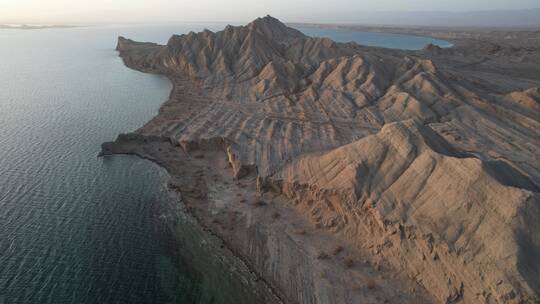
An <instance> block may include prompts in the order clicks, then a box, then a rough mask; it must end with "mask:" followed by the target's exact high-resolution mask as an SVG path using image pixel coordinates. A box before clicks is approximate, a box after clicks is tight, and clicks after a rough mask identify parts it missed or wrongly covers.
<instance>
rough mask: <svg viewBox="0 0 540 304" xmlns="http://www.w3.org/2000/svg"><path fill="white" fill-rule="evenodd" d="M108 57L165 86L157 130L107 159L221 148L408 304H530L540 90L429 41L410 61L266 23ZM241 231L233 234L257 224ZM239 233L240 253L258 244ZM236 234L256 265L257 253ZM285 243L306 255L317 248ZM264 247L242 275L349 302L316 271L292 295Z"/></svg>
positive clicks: (539, 221)
mask: <svg viewBox="0 0 540 304" xmlns="http://www.w3.org/2000/svg"><path fill="white" fill-rule="evenodd" d="M117 50H118V51H119V52H120V56H121V57H122V58H123V60H124V62H125V63H126V65H128V66H129V67H132V68H135V69H138V70H142V71H145V72H151V73H159V74H163V75H166V76H168V77H169V78H170V79H171V81H172V82H173V84H174V88H173V91H172V92H171V97H170V99H169V101H167V102H166V103H165V104H164V105H163V106H162V107H161V109H160V112H159V114H158V115H157V116H156V117H155V118H154V119H152V120H151V121H150V122H148V123H147V124H146V125H145V126H144V127H142V128H141V129H139V130H137V131H136V132H135V133H136V135H131V136H125V135H124V136H122V137H121V138H119V140H118V141H117V142H116V143H107V144H104V146H103V152H102V153H103V154H113V153H135V154H139V155H141V156H143V157H147V158H150V159H153V160H155V161H158V162H159V163H160V164H162V165H164V166H165V167H167V166H168V167H169V171H170V172H173V173H176V174H178V175H181V174H184V173H182V170H181V169H180V168H176V169H175V168H173V167H174V166H182V162H177V163H174V162H171V161H170V159H171V157H174V155H173V156H170V155H169V156H167V157H168V158H167V157H165V156H163V155H162V154H160V153H161V152H159V151H161V150H152V149H150V148H148V149H146V150H144V149H143V150H141V148H140V147H142V146H144V145H152V144H153V143H155V142H159V143H160V145H161V144H163V143H167V144H168V145H171V147H180V148H181V149H180V150H181V151H183V153H186V155H192V154H193V153H194V152H193V151H220V153H222V154H223V156H224V158H226V160H227V161H228V163H229V165H230V167H231V174H232V176H234V177H235V178H236V179H240V180H246V181H252V182H253V183H252V184H253V185H255V183H256V186H257V189H258V191H259V192H258V193H265V192H266V193H273V194H275V198H276V201H279V202H280V204H285V205H287V206H288V207H289V208H292V209H294V210H296V213H295V214H296V216H298V217H301V218H303V219H304V220H306V221H307V222H309V223H311V224H312V225H313V226H314V227H316V228H317V229H318V230H315V231H324V233H325V235H326V234H329V235H330V236H331V238H334V239H339V240H341V241H342V242H344V243H346V244H347V245H350V246H351V247H352V248H356V249H358V250H359V252H364V253H366V254H367V255H368V257H367V258H366V259H367V260H366V261H368V260H370V259H377V261H379V262H380V263H383V264H384V265H388V266H389V267H390V269H391V271H392V272H393V273H396V274H403V275H404V276H403V277H407V278H409V279H410V280H411V281H413V282H414V284H417V285H418V289H421V290H424V291H425V292H424V293H425V295H424V296H421V297H420V296H419V297H417V298H416V301H418V299H422V301H433V302H440V303H457V302H463V303H478V302H485V303H529V302H532V301H535V300H538V295H539V293H540V209H539V204H540V107H539V101H540V94H539V91H538V88H529V89H526V90H522V89H521V88H520V87H519V86H512V84H508V86H507V87H505V88H504V89H499V90H493V89H492V85H491V84H490V85H486V83H485V82H483V81H482V80H481V79H478V78H469V77H468V76H467V75H466V74H464V73H461V72H460V70H459V69H450V68H445V67H439V66H437V65H436V64H435V63H434V62H433V61H432V60H430V59H427V58H426V57H424V56H423V55H422V54H423V52H424V53H425V52H426V50H427V51H429V52H432V53H433V52H437V53H441V52H445V50H441V49H438V48H435V47H434V46H429V47H428V48H426V50H424V51H423V52H406V51H398V50H387V49H379V48H367V47H363V46H360V45H357V44H355V43H336V42H334V41H332V40H330V39H327V38H312V37H307V36H305V35H303V34H302V33H301V32H299V31H297V30H295V29H292V28H289V27H287V26H286V25H284V24H283V23H281V22H280V21H278V20H277V19H274V18H272V17H269V16H267V17H264V18H259V19H257V20H255V21H253V22H252V23H250V24H248V25H247V26H238V27H234V26H227V27H226V28H225V29H224V30H223V31H220V32H217V33H213V32H211V31H203V32H200V33H189V34H187V35H180V36H177V35H175V36H173V37H171V39H170V40H169V42H168V43H167V44H166V45H157V44H153V43H140V42H135V41H131V40H129V39H125V38H122V37H121V38H119V41H118V46H117ZM152 151H153V152H152ZM152 153H153V154H152ZM179 154H180V152H179ZM186 155H183V156H181V157H182V158H185V157H187V156H186ZM179 157H180V156H179ZM201 157H202V156H201ZM197 161H198V162H200V161H201V160H200V159H199V160H197ZM215 182H217V179H216V181H215ZM202 196H204V194H202ZM278 198H279V199H278ZM198 199H200V198H198ZM201 212H202V211H201ZM256 216H260V217H263V216H267V217H269V216H270V215H269V214H266V215H264V214H258V215H256ZM248 222H249V223H248ZM248 222H246V223H245V224H243V226H242V225H241V227H243V228H246V227H247V228H246V229H256V228H253V227H257V226H256V225H257V223H256V222H255V223H254V222H253V221H252V220H251V221H248ZM261 225H263V224H261ZM268 227H270V228H268V230H265V231H267V234H268V235H266V237H269V238H270V236H272V232H271V231H272V230H271V229H272V228H271V227H273V226H271V225H270V226H268ZM268 231H269V232H268ZM283 233H286V232H283ZM315 233H318V232H315ZM320 233H323V232H320ZM237 235H238V237H237V238H242V239H244V238H245V241H246V243H249V242H250V241H253V239H250V237H253V238H254V237H255V236H254V235H250V234H249V233H247V234H246V236H242V237H241V236H240V235H243V234H242V233H240V232H239V233H238V234H237ZM257 237H259V238H260V234H259V235H257ZM280 237H283V236H275V238H276V239H277V240H279V238H280ZM230 238H231V241H230V243H231V244H232V245H231V246H237V248H238V251H239V252H241V253H242V254H244V255H246V259H247V260H248V263H250V257H249V255H250V254H252V253H253V252H251V251H250V250H252V249H253V246H256V245H254V244H253V243H252V244H250V245H245V244H244V245H242V244H240V243H241V242H235V241H234V238H235V236H234V235H231V236H230ZM257 242H258V243H260V242H262V241H260V240H258V241H257ZM269 242H270V241H267V242H266V243H264V242H262V243H260V244H259V246H260V248H267V249H268V248H271V246H270V245H269V244H270V243H269ZM276 242H277V241H276ZM277 243H279V242H277ZM293 243H294V244H295V245H288V246H298V248H297V249H298V250H300V252H301V249H302V248H304V247H309V246H312V245H313V244H311V245H309V246H308V245H306V244H307V241H304V242H293ZM235 244H236V245H235ZM279 244H282V243H279ZM243 246H248V247H249V246H251V247H250V248H251V249H250V250H247V249H246V248H247V247H246V248H244V247H243ZM265 246H266V247H265ZM310 248H311V247H310ZM244 249H246V250H244ZM274 249H275V248H274ZM261 250H262V249H261ZM265 250H266V249H265ZM268 250H269V251H268V252H267V254H266V255H265V256H264V259H263V260H262V261H261V260H256V261H255V260H251V262H252V263H251V264H252V266H253V268H254V270H255V271H257V272H259V273H260V274H261V275H262V276H263V277H265V278H267V279H268V281H269V282H270V284H271V285H273V287H274V288H275V290H277V292H278V293H279V294H280V295H281V297H282V299H284V300H285V301H286V302H293V303H348V302H350V299H351V297H352V296H350V294H349V291H346V290H342V289H339V288H336V287H332V286H329V285H328V284H323V283H321V281H323V280H324V278H320V277H317V274H316V273H309V274H306V277H303V278H302V279H301V280H303V282H311V283H309V284H311V285H310V286H312V287H309V288H308V287H306V288H307V290H309V291H310V292H311V295H310V294H304V293H300V292H299V291H298V289H299V288H301V286H300V287H299V286H297V285H294V286H296V287H295V289H291V287H290V286H293V285H291V283H290V282H288V283H287V282H285V281H283V280H279V278H282V277H283V276H284V274H283V273H282V272H284V271H285V270H284V269H283V268H280V267H279V266H275V265H274V266H272V267H274V268H272V270H270V269H269V268H268V267H270V266H269V265H268V264H269V263H268V261H274V262H275V260H272V258H273V256H272V254H274V255H276V254H278V255H279V251H276V250H270V249H268ZM286 251H287V250H285V249H282V250H281V252H286ZM304 251H306V252H304V253H302V254H306V255H307V256H309V253H308V251H309V250H304ZM276 252H277V253H276ZM297 254H299V253H297ZM321 256H322V255H320V254H319V257H321ZM280 259H281V260H283V257H282V256H281V257H280ZM321 259H322V258H321ZM320 263H323V262H322V261H321V262H320ZM349 264H350V263H349ZM298 267H300V268H301V266H298ZM310 267H315V266H310ZM280 271H281V272H280ZM343 273H344V276H347V274H348V272H347V271H346V270H344V271H343ZM307 276H309V278H307ZM299 280H300V279H299ZM297 283H298V282H296V283H295V284H297ZM306 284H308V283H306ZM398 285H399V284H398ZM314 286H315V287H314ZM395 286H397V285H391V284H390V285H388V286H386V287H384V286H383V285H382V284H381V288H383V289H384V288H388V289H390V288H396V289H395V290H397V291H399V290H400V289H399V288H401V287H395ZM367 292H375V291H373V290H371V289H370V290H368V291H367ZM402 292H403V294H407V293H409V294H413V292H410V290H406V289H405V290H404V291H402ZM332 293H335V296H334V297H328V294H332ZM330 298H333V299H334V300H332V301H330V300H328V299H330ZM352 298H354V297H352ZM395 299H398V296H397V295H396V298H395ZM371 300H373V301H375V302H376V299H371ZM379 300H380V299H379ZM402 301H404V302H407V301H411V302H413V301H415V298H414V297H412V298H407V297H405V298H403V299H402Z"/></svg>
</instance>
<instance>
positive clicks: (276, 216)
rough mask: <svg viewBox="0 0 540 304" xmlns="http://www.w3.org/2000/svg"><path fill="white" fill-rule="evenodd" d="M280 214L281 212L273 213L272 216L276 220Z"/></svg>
mask: <svg viewBox="0 0 540 304" xmlns="http://www.w3.org/2000/svg"><path fill="white" fill-rule="evenodd" d="M279 216H280V215H279V213H277V212H274V213H272V218H273V219H275V220H276V219H278V218H279Z"/></svg>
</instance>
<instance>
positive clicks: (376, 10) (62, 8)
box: [0, 0, 540, 25]
mask: <svg viewBox="0 0 540 304" xmlns="http://www.w3.org/2000/svg"><path fill="white" fill-rule="evenodd" d="M5 1H7V5H3V6H4V7H3V9H2V11H0V24H13V23H16V24H21V23H27V24H102V23H171V22H247V21H250V20H252V19H255V18H257V17H260V16H264V15H267V14H270V15H272V16H274V17H277V18H279V19H280V20H282V21H284V22H306V23H309V22H312V23H317V22H318V23H360V24H362V23H365V24H374V23H379V24H414V22H415V21H416V20H417V23H418V25H421V24H432V23H434V24H438V23H441V24H445V22H446V23H448V22H450V23H451V22H452V20H456V21H454V22H456V23H460V24H461V23H463V22H464V21H463V20H460V18H456V16H460V15H462V14H463V15H471V14H472V15H476V14H480V15H482V14H483V15H489V13H490V12H497V11H501V12H502V11H508V13H509V14H510V15H519V16H516V18H514V19H516V20H518V21H519V22H520V25H526V24H527V22H533V23H534V24H531V25H536V22H534V21H535V19H531V20H532V21H529V19H530V18H531V17H528V16H527V17H526V18H525V20H523V19H524V18H523V17H522V16H521V15H523V14H525V15H527V14H530V13H529V11H531V10H532V11H536V10H538V9H539V8H540V4H539V3H538V2H537V1H536V0H516V1H513V2H512V3H508V1H506V0H494V1H485V0H476V1H466V0H457V1H453V2H452V3H449V2H447V1H428V0H413V1H391V0H379V1H376V0H368V1H363V2H362V3H358V2H356V1H352V0H337V1H334V2H333V3H331V4H330V3H327V2H325V1H322V0H314V1H307V0H301V1H285V0H277V1H271V2H270V1H259V2H252V1H246V0H231V1H227V2H226V3H224V2H222V3H223V4H222V3H216V1H210V0H199V1H174V0H157V1H154V2H152V3H149V2H147V1H142V0H135V1H128V0H118V1H115V2H114V3H110V2H108V1H105V0H96V1H93V2H92V3H88V2H86V1H82V0H72V1H69V0H49V1H42V2H40V3H36V2H34V1H31V0H5ZM429 16H432V17H431V18H430V17H429ZM433 16H435V17H433ZM502 18H504V16H503V17H502ZM441 19H443V20H441ZM444 19H448V20H444ZM462 19H463V18H462ZM472 19H474V18H472ZM489 19H490V20H492V21H493V19H494V18H489ZM426 20H428V21H429V20H431V21H429V22H426ZM430 22H431V23H430ZM494 22H496V20H495V21H494ZM503 22H504V20H503Z"/></svg>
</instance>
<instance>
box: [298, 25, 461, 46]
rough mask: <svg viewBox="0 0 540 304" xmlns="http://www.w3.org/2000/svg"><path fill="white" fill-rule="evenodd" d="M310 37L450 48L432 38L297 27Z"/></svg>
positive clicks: (382, 44)
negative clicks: (432, 45)
mask: <svg viewBox="0 0 540 304" xmlns="http://www.w3.org/2000/svg"><path fill="white" fill-rule="evenodd" d="M297 29H299V30H300V31H302V32H303V33H304V34H306V35H308V36H314V37H328V38H332V39H333V40H334V41H337V42H357V43H358V44H361V45H367V46H377V47H384V48H394V49H403V50H421V49H422V48H424V46H426V44H429V43H431V44H434V45H438V46H440V47H450V46H452V44H451V43H450V42H448V41H444V40H439V39H434V38H430V37H421V36H409V35H400V34H391V33H374V32H358V31H348V30H333V29H318V28H311V27H297Z"/></svg>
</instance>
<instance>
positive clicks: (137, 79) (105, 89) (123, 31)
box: [0, 23, 429, 304]
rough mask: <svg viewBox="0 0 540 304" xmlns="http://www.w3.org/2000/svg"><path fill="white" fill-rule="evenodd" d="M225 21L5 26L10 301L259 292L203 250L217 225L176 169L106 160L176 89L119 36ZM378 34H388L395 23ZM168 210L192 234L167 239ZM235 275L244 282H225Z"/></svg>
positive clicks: (146, 36) (5, 293) (2, 215)
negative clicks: (183, 205) (178, 190)
mask: <svg viewBox="0 0 540 304" xmlns="http://www.w3.org/2000/svg"><path fill="white" fill-rule="evenodd" d="M223 27H224V25H223V24H202V23H201V24H179V25H167V26H163V25H162V26H154V25H148V26H99V27H89V28H70V29H42V30H25V31H23V30H0V58H1V59H0V71H1V72H0V126H1V131H0V173H1V174H0V303H2V304H8V303H9V304H11V303H17V304H19V303H51V304H53V303H54V304H57V303H239V302H238V297H242V299H244V301H245V302H246V303H249V301H251V300H250V299H251V298H250V297H251V295H250V294H246V293H245V290H243V288H242V286H243V285H241V284H239V283H235V281H234V280H235V279H230V274H227V273H226V272H227V270H226V268H227V267H224V266H223V265H221V266H220V265H216V264H214V263H213V261H214V260H213V259H212V257H211V254H208V252H214V251H213V250H208V248H206V247H205V248H206V249H205V248H202V249H201V248H199V247H197V246H198V244H197V241H198V240H200V239H201V238H204V237H205V236H204V235H202V232H200V231H198V230H197V228H196V227H195V226H193V223H191V224H190V223H189V219H187V218H184V217H185V215H184V214H182V213H181V211H179V210H176V209H175V208H174V200H173V198H171V196H170V193H168V192H167V191H166V186H165V184H166V181H167V174H166V173H165V172H164V170H162V169H160V168H158V167H157V166H155V165H153V164H151V163H149V162H147V161H143V160H140V159H138V158H135V157H128V156H115V157H107V158H97V157H96V156H97V154H98V152H99V151H100V145H101V143H102V142H104V141H110V140H113V139H114V138H115V137H116V135H117V134H119V133H123V132H128V131H132V130H135V129H136V128H138V127H140V126H142V125H143V123H145V122H146V121H147V120H149V119H150V118H151V117H152V116H154V115H155V114H156V113H157V111H158V108H159V106H160V105H161V103H163V102H164V101H165V100H166V99H167V97H168V95H169V91H170V89H171V84H170V83H169V81H168V80H167V79H166V78H164V77H160V76H155V75H148V74H142V73H139V72H136V71H133V70H130V69H128V68H126V67H124V66H123V64H122V62H121V60H120V59H119V58H118V55H117V53H116V52H115V51H114V48H115V44H116V39H117V36H119V35H122V36H125V37H129V38H132V39H135V40H141V41H153V42H158V43H165V42H166V41H167V40H168V38H169V37H170V36H171V35H172V34H174V33H187V32H188V31H190V30H194V31H199V30H202V29H204V28H209V29H211V30H218V29H221V28H223ZM306 33H307V34H310V35H322V36H326V35H330V36H332V37H333V38H335V39H336V40H338V41H342V40H348V39H352V38H354V37H352V36H344V34H343V33H342V32H339V33H333V32H331V31H330V32H329V31H319V32H312V31H307V30H306ZM348 35H349V34H348ZM375 35H383V36H381V38H380V41H381V43H380V45H379V46H387V45H388V40H387V39H388V36H387V34H375ZM355 37H357V36H355ZM358 37H359V36H358ZM358 37H357V38H358ZM357 38H355V39H357ZM370 39H371V41H373V39H374V38H373V37H371V38H370ZM408 39H413V40H415V41H417V40H418V37H411V38H408ZM426 39H429V38H426ZM375 40H377V39H375ZM358 41H359V42H362V41H360V40H358ZM399 41H400V42H399V43H396V44H395V45H394V47H403V46H404V45H405V44H402V42H403V41H402V40H401V38H400V40H399ZM370 43H371V42H370ZM415 43H416V42H415ZM422 43H424V44H425V41H423V42H422ZM407 45H408V44H407ZM171 206H172V207H171ZM164 218H165V219H167V218H168V219H173V221H174V220H177V221H180V223H176V224H177V225H179V227H184V228H182V229H183V230H179V231H185V232H186V233H188V234H186V235H185V236H184V237H182V238H180V240H179V239H175V238H174V237H170V236H168V235H167V233H166V231H164V229H163V219H164ZM182 225H185V226H182ZM194 236H197V237H194ZM179 241H180V243H178V242H179ZM182 242H183V243H182ZM210 243H211V242H210ZM201 253H202V254H201ZM201 255H204V256H205V260H197V261H195V260H194V259H195V258H197V257H200V256H201ZM207 255H208V257H206V256H207ZM224 277H227V278H229V279H227V280H230V281H231V282H232V283H230V284H226V285H227V287H226V288H221V287H222V286H221V285H220V284H219V282H223V278H224ZM240 281H241V280H240ZM235 289H237V290H242V292H235ZM254 298H256V297H254Z"/></svg>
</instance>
